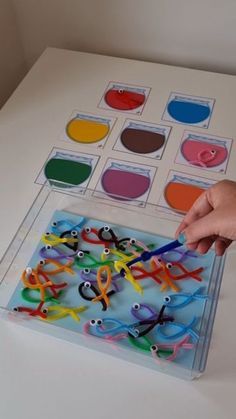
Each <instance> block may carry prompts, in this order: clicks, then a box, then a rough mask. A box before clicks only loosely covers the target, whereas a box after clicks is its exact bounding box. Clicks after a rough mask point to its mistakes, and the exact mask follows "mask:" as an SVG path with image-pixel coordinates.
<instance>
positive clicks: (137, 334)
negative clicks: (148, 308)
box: [133, 329, 139, 338]
mask: <svg viewBox="0 0 236 419" xmlns="http://www.w3.org/2000/svg"><path fill="white" fill-rule="evenodd" d="M133 336H134V337H136V338H137V337H139V330H138V329H134V330H133Z"/></svg>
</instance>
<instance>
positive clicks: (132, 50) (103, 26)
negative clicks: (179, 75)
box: [13, 0, 236, 74]
mask: <svg viewBox="0 0 236 419" xmlns="http://www.w3.org/2000/svg"><path fill="white" fill-rule="evenodd" d="M13 2H14V5H15V9H16V12H17V16H18V23H19V28H20V32H21V36H22V40H23V45H24V50H25V55H26V59H27V63H28V65H29V66H30V65H31V64H32V63H33V62H34V61H35V60H36V59H37V57H38V56H39V55H40V54H41V52H42V51H43V50H44V49H45V47H46V46H48V45H49V46H54V47H61V48H69V49H75V50H81V51H88V52H98V53H103V54H110V55H116V56H122V57H130V58H137V59H144V60H150V61H157V62H163V63H168V64H177V65H183V66H188V67H195V68H202V69H209V70H213V71H220V72H229V73H234V74H235V73H236V0H13Z"/></svg>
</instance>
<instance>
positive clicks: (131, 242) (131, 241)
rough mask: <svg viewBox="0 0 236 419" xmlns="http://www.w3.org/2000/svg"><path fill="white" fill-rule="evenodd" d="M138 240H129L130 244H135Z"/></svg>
mask: <svg viewBox="0 0 236 419" xmlns="http://www.w3.org/2000/svg"><path fill="white" fill-rule="evenodd" d="M136 241H137V240H136V239H133V238H132V239H130V241H129V242H130V244H135V243H136Z"/></svg>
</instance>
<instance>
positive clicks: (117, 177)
mask: <svg viewBox="0 0 236 419" xmlns="http://www.w3.org/2000/svg"><path fill="white" fill-rule="evenodd" d="M150 182H151V181H150V178H149V176H146V175H142V174H139V173H133V172H130V171H126V170H117V169H113V168H112V167H111V168H108V169H107V170H106V171H105V172H104V173H103V175H102V178H101V184H102V187H103V189H104V191H105V192H106V193H107V194H108V195H109V196H111V197H112V198H115V199H119V200H123V201H129V200H133V199H137V198H139V197H141V196H142V195H144V194H145V192H147V191H148V189H149V187H150Z"/></svg>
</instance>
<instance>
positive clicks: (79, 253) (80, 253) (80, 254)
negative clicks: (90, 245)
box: [77, 250, 84, 259]
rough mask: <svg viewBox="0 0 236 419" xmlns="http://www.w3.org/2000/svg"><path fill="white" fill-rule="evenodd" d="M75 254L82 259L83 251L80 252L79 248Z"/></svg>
mask: <svg viewBox="0 0 236 419" xmlns="http://www.w3.org/2000/svg"><path fill="white" fill-rule="evenodd" d="M77 256H78V258H80V259H82V258H83V257H84V252H82V250H80V251H79V252H78V253H77Z"/></svg>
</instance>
